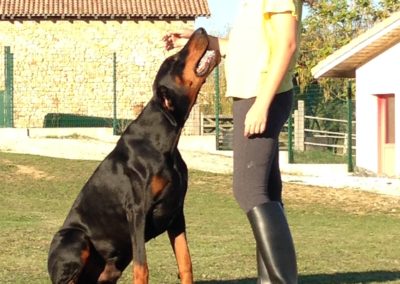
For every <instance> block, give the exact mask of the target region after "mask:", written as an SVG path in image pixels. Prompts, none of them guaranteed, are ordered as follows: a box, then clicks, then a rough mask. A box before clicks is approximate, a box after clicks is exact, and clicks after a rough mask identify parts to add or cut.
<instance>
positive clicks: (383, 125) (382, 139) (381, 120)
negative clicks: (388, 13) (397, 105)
mask: <svg viewBox="0 0 400 284" xmlns="http://www.w3.org/2000/svg"><path fill="white" fill-rule="evenodd" d="M377 98H378V174H382V170H383V165H382V162H383V158H382V156H383V153H382V152H383V151H382V149H383V146H384V144H388V128H389V113H388V108H389V98H394V94H380V95H377Z"/></svg>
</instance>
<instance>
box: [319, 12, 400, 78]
mask: <svg viewBox="0 0 400 284" xmlns="http://www.w3.org/2000/svg"><path fill="white" fill-rule="evenodd" d="M393 19H394V20H393ZM393 19H392V17H390V18H389V19H388V20H387V21H386V22H385V21H384V22H382V23H381V25H379V24H378V25H377V27H376V28H372V29H371V30H370V31H367V32H365V33H364V34H362V35H360V36H359V37H357V38H355V39H354V40H352V41H351V42H349V43H348V44H347V45H345V46H343V47H342V48H340V49H338V50H337V51H335V52H334V53H332V54H331V55H330V56H328V57H327V58H326V59H324V60H322V61H321V62H319V63H318V64H317V65H316V66H315V67H314V68H312V69H311V74H312V75H313V76H314V78H320V77H340V78H355V70H356V69H357V68H358V67H360V66H362V65H363V64H365V63H366V62H368V61H369V60H371V59H372V58H373V57H375V56H376V55H378V54H379V53H381V52H382V51H384V50H386V49H388V48H390V47H391V46H393V45H394V44H396V43H397V42H399V41H400V36H399V35H398V33H397V29H400V13H395V14H394V16H393ZM391 31H396V32H394V36H395V37H396V39H395V40H393V41H392V42H389V43H387V44H379V45H378V47H376V48H375V49H374V50H370V51H369V53H368V55H367V56H365V57H363V58H356V55H357V54H358V53H360V52H361V51H363V50H365V49H366V48H367V47H368V46H370V45H371V43H374V42H377V41H378V40H379V38H382V37H383V35H386V34H388V33H390V32H391ZM340 65H346V66H345V67H342V66H340Z"/></svg>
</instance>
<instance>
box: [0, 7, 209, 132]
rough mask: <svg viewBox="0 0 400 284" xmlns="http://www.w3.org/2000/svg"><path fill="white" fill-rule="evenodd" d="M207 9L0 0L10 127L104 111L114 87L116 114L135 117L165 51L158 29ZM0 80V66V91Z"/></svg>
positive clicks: (189, 23)
mask: <svg viewBox="0 0 400 284" xmlns="http://www.w3.org/2000/svg"><path fill="white" fill-rule="evenodd" d="M208 15H209V8H208V5H207V1H206V0H79V1H78V0H0V56H1V57H0V68H1V69H0V70H3V69H4V68H2V65H3V64H2V58H3V56H2V55H3V52H4V48H3V46H9V47H10V48H11V52H12V53H13V57H14V64H13V65H14V71H13V82H14V84H13V87H14V90H13V121H14V127H42V126H43V125H44V120H45V117H46V115H48V114H51V113H65V114H75V115H85V116H93V117H109V118H110V117H112V116H113V102H114V100H113V97H114V86H116V95H117V99H116V102H117V104H116V107H117V114H118V117H119V118H128V119H129V118H132V117H134V116H135V115H136V114H137V112H138V111H139V110H140V109H141V107H142V106H143V104H144V103H146V102H147V101H148V100H149V98H150V97H151V96H152V89H151V88H152V83H153V79H154V76H155V73H156V71H157V70H158V67H159V65H160V64H161V62H162V61H163V60H164V59H165V58H166V57H167V56H168V55H169V54H168V53H167V52H166V51H165V50H164V47H163V43H162V41H161V38H162V36H163V35H164V34H165V33H166V32H167V31H172V30H178V29H181V28H192V27H193V26H194V20H195V18H196V17H199V16H208ZM114 54H115V57H116V64H114ZM114 67H116V69H115V70H116V84H114V80H113V78H114V76H113V74H114V73H113V70H114ZM3 82H4V74H3V72H2V71H0V90H2V89H3V88H4V86H3V84H4V83H3ZM0 111H1V110H0Z"/></svg>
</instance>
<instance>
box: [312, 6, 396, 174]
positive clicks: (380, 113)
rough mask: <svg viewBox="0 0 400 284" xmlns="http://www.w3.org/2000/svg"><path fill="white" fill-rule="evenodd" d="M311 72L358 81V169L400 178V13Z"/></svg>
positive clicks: (338, 51)
mask: <svg viewBox="0 0 400 284" xmlns="http://www.w3.org/2000/svg"><path fill="white" fill-rule="evenodd" d="M312 73H313V75H314V77H315V78H320V77H338V78H355V79H356V129H357V133H356V144H357V156H356V166H357V167H358V168H360V169H365V170H368V171H371V172H374V173H376V174H379V175H387V176H398V177H400V143H399V141H400V12H397V13H394V14H393V15H392V16H391V17H389V18H387V19H386V20H384V21H382V22H380V23H378V24H376V25H375V26H374V27H373V28H371V29H370V30H368V31H367V32H365V33H364V34H362V35H360V36H359V37H357V38H355V39H354V40H352V41H351V42H350V43H349V44H347V45H345V46H343V47H342V48H340V49H339V50H337V51H336V52H334V53H333V54H331V55H330V56H328V57H327V58H326V59H325V60H323V61H321V62H320V63H319V64H318V65H317V66H315V67H314V68H313V69H312ZM396 142H397V143H396Z"/></svg>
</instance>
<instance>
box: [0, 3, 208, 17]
mask: <svg viewBox="0 0 400 284" xmlns="http://www.w3.org/2000/svg"><path fill="white" fill-rule="evenodd" d="M209 15H210V11H209V8H208V4H207V0H0V20H9V19H30V18H98V17H102V18H103V17H105V18H108V17H109V18H177V17H178V18H195V17H199V16H209Z"/></svg>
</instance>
